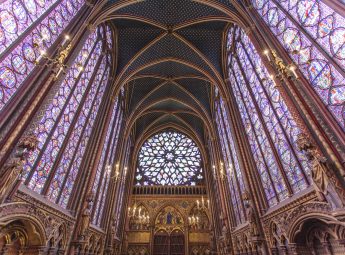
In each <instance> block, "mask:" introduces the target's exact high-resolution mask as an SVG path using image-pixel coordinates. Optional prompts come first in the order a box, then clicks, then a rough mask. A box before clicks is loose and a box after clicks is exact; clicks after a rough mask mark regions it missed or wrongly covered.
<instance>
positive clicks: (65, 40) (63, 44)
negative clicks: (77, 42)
mask: <svg viewBox="0 0 345 255" xmlns="http://www.w3.org/2000/svg"><path fill="white" fill-rule="evenodd" d="M70 39H71V38H70V36H69V35H65V38H64V39H63V41H62V46H65V44H66V43H67V42H68V41H69V40H70Z"/></svg>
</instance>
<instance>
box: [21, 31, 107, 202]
mask: <svg viewBox="0 0 345 255" xmlns="http://www.w3.org/2000/svg"><path fill="white" fill-rule="evenodd" d="M103 31H104V30H103V29H101V27H99V28H98V29H97V30H96V31H95V32H93V33H91V34H90V35H89V37H88V38H87V39H86V41H85V43H84V45H83V47H82V49H81V50H80V52H79V54H78V55H77V57H76V59H75V60H74V63H73V64H72V66H71V68H69V69H68V72H67V74H66V76H65V78H64V80H63V81H62V82H61V83H59V84H55V87H53V89H52V91H51V92H50V94H49V95H48V96H47V98H46V99H45V101H44V103H43V105H42V110H39V111H38V113H37V114H36V117H35V118H34V120H33V123H32V125H31V126H32V128H31V131H32V132H33V133H34V134H36V135H37V137H38V139H39V144H38V148H37V149H36V150H35V151H34V152H33V153H32V154H31V155H30V156H29V158H28V160H27V162H26V164H25V166H24V177H25V178H26V181H25V184H26V185H28V187H29V188H30V189H32V190H34V191H36V192H38V193H41V194H43V195H45V196H47V198H48V199H50V200H51V201H52V202H55V203H57V204H59V205H61V206H62V207H65V208H66V207H67V203H68V200H69V197H70V195H71V192H72V189H73V185H74V183H75V181H76V178H77V175H78V173H79V167H80V165H81V163H82V159H83V156H84V153H85V150H86V147H87V144H88V141H89V139H90V136H91V132H92V128H93V125H94V123H95V120H96V117H97V113H98V110H99V107H100V105H101V101H102V98H103V96H104V92H105V89H106V86H107V84H108V77H109V69H110V63H109V61H108V60H109V58H108V57H107V54H102V51H104V50H105V49H102V48H103V45H104V43H103V42H104V41H106V35H105V32H103ZM79 65H82V66H83V67H84V71H83V72H80V69H79V68H78V67H79Z"/></svg>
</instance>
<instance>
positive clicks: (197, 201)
mask: <svg viewBox="0 0 345 255" xmlns="http://www.w3.org/2000/svg"><path fill="white" fill-rule="evenodd" d="M196 204H197V208H198V209H199V200H196Z"/></svg>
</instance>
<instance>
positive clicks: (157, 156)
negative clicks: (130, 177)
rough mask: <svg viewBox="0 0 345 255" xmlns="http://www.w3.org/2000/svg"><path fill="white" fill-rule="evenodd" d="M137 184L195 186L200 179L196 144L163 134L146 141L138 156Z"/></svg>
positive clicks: (171, 133)
mask: <svg viewBox="0 0 345 255" xmlns="http://www.w3.org/2000/svg"><path fill="white" fill-rule="evenodd" d="M137 164H138V165H137V174H136V183H137V185H197V184H198V183H199V182H200V181H201V180H202V179H203V170H202V165H201V155H200V151H199V148H198V147H197V145H196V144H195V143H194V142H193V141H192V140H191V139H190V138H188V137H187V136H185V135H184V134H181V133H178V132H173V131H165V132H162V133H159V134H156V135H154V136H152V137H151V138H149V139H148V140H147V141H146V142H145V143H144V144H143V146H142V147H141V149H140V152H139V155H138V163H137Z"/></svg>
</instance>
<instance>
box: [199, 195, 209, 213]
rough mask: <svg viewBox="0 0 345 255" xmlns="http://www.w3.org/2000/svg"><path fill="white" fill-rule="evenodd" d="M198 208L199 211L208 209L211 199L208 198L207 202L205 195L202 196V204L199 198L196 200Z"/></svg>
mask: <svg viewBox="0 0 345 255" xmlns="http://www.w3.org/2000/svg"><path fill="white" fill-rule="evenodd" d="M196 208H197V209H198V211H206V210H208V209H209V208H210V200H209V199H207V203H205V200H204V196H201V204H200V201H199V200H196Z"/></svg>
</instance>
